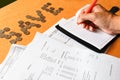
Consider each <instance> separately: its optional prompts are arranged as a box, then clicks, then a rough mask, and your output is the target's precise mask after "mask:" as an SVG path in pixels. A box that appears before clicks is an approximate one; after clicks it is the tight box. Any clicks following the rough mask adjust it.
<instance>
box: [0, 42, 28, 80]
mask: <svg viewBox="0 0 120 80" xmlns="http://www.w3.org/2000/svg"><path fill="white" fill-rule="evenodd" d="M25 48H26V47H25V46H22V45H16V44H13V45H12V46H11V48H10V50H9V52H8V55H7V57H6V58H5V60H4V61H3V62H2V63H1V66H0V80H2V79H3V78H4V76H5V75H6V73H7V72H8V70H10V69H11V68H12V66H13V65H14V64H15V62H16V61H17V60H18V58H20V56H21V55H22V54H23V51H24V50H25Z"/></svg>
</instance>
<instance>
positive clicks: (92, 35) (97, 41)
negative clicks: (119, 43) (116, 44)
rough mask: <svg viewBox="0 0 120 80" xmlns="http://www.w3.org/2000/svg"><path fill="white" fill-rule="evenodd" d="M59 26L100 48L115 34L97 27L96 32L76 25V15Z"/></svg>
mask: <svg viewBox="0 0 120 80" xmlns="http://www.w3.org/2000/svg"><path fill="white" fill-rule="evenodd" d="M60 26H61V27H62V28H63V29H65V30H67V31H68V32H70V33H72V34H73V35H75V36H77V37H78V38H80V39H82V40H84V41H86V42H88V43H90V44H91V45H93V46H95V47H97V48H98V49H102V48H103V47H104V46H105V45H106V44H108V43H109V42H110V41H111V40H112V39H113V38H114V37H115V36H116V35H109V34H107V33H105V32H103V31H101V30H99V29H98V30H97V31H96V32H91V31H88V30H86V29H83V28H82V26H80V25H77V22H76V17H73V18H71V19H69V20H67V22H65V24H60Z"/></svg>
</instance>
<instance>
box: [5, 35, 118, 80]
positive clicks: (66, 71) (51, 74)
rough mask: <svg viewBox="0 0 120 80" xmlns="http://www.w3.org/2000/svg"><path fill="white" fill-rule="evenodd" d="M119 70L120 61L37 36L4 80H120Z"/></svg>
mask: <svg viewBox="0 0 120 80" xmlns="http://www.w3.org/2000/svg"><path fill="white" fill-rule="evenodd" d="M119 67H120V60H119V59H118V58H115V57H112V56H109V55H105V54H97V53H95V52H93V51H88V50H86V49H80V48H73V47H68V46H66V45H65V44H61V43H60V42H58V41H56V40H54V39H51V38H49V37H47V36H45V35H41V34H40V33H37V34H36V37H35V39H34V40H33V42H32V43H31V44H30V45H28V46H27V48H26V49H25V50H24V52H23V55H22V56H21V57H20V58H19V60H17V61H16V63H15V65H14V66H13V68H12V69H11V70H9V71H8V73H7V74H6V76H5V77H4V79H3V80H48V79H49V80H56V79H58V80H120V77H119V74H120V70H119Z"/></svg>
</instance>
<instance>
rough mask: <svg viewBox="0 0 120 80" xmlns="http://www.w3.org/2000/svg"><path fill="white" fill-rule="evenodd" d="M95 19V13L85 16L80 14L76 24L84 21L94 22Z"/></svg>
mask: <svg viewBox="0 0 120 80" xmlns="http://www.w3.org/2000/svg"><path fill="white" fill-rule="evenodd" d="M95 18H96V14H95V13H87V14H80V15H79V17H78V18H77V24H81V23H82V22H84V21H91V22H94V21H95Z"/></svg>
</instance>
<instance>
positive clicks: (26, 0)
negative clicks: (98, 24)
mask: <svg viewBox="0 0 120 80" xmlns="http://www.w3.org/2000/svg"><path fill="white" fill-rule="evenodd" d="M91 2H92V0H17V1H15V2H14V3H12V4H10V5H8V6H6V7H3V8H1V9H0V33H1V32H2V31H4V30H3V29H4V28H5V27H7V28H9V30H8V31H6V32H4V35H6V36H7V37H8V39H6V38H0V63H1V62H2V61H3V60H4V58H5V57H6V55H7V53H8V51H9V49H10V46H11V43H10V41H11V40H13V41H14V40H15V39H17V38H18V36H17V35H12V36H11V37H10V36H8V35H10V34H11V33H12V32H14V33H16V34H17V33H20V34H22V35H21V36H20V37H19V38H22V40H21V41H17V43H16V44H20V45H27V44H28V43H29V42H31V40H32V39H33V37H34V35H35V33H36V32H44V31H45V30H47V29H48V28H49V27H51V26H52V25H54V24H55V23H56V22H57V21H59V20H60V19H61V18H66V19H67V18H70V17H72V16H74V15H75V13H76V12H77V10H79V9H80V8H81V7H82V6H84V5H86V4H90V3H91ZM47 3H51V4H50V6H49V7H52V8H55V10H58V9H59V8H63V9H64V10H63V11H61V12H60V13H59V14H57V15H54V14H53V13H50V12H47V11H45V10H44V9H42V7H43V6H44V5H45V4H47ZM98 3H99V4H102V5H103V6H104V7H105V8H107V9H110V8H111V7H112V6H118V7H120V4H119V3H120V0H114V1H113V0H109V2H108V1H106V0H98ZM36 11H40V12H41V13H42V15H43V16H44V20H45V21H46V22H42V21H40V20H34V19H36V18H38V17H39V16H38V15H37V13H36ZM117 14H118V15H119V14H120V12H117ZM27 15H29V16H31V17H33V18H32V19H28V18H27V17H26V16H27ZM20 20H22V21H24V22H26V25H27V22H28V21H29V22H30V23H35V24H39V25H41V27H40V28H38V27H37V26H36V27H32V28H30V29H27V32H28V33H24V30H21V29H22V28H21V27H19V23H18V22H19V21H20ZM28 34H29V35H28ZM119 47H120V38H118V39H117V40H116V41H115V42H114V43H113V44H112V45H111V46H110V48H109V49H108V51H107V53H108V54H110V55H113V56H116V57H120V49H119Z"/></svg>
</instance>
